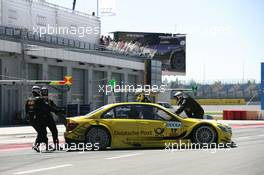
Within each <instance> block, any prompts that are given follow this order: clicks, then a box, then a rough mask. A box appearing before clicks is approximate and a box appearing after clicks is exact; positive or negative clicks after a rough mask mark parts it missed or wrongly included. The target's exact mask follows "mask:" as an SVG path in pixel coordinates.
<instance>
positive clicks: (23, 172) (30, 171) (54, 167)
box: [14, 164, 73, 175]
mask: <svg viewBox="0 0 264 175" xmlns="http://www.w3.org/2000/svg"><path fill="white" fill-rule="evenodd" d="M69 166H73V165H72V164H64V165H58V166H53V167H47V168H40V169H35V170H27V171H20V172H16V173H14V174H15V175H19V174H29V173H36V172H41V171H47V170H53V169H58V168H65V167H69Z"/></svg>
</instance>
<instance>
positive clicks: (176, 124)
mask: <svg viewBox="0 0 264 175" xmlns="http://www.w3.org/2000/svg"><path fill="white" fill-rule="evenodd" d="M181 127H182V124H181V122H167V128H171V129H177V128H181Z"/></svg>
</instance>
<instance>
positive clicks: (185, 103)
mask: <svg viewBox="0 0 264 175" xmlns="http://www.w3.org/2000/svg"><path fill="white" fill-rule="evenodd" d="M178 105H179V108H178V109H177V110H176V111H175V113H176V114H177V115H179V114H180V113H182V112H183V111H184V112H185V113H186V115H187V116H188V117H189V118H198V119H203V116H204V110H203V108H202V107H201V105H200V104H198V103H197V102H196V101H195V100H194V99H193V98H191V97H190V96H188V95H186V94H184V95H183V96H182V97H181V98H179V100H178Z"/></svg>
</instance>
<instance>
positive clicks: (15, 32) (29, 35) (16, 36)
mask: <svg viewBox="0 0 264 175" xmlns="http://www.w3.org/2000/svg"><path fill="white" fill-rule="evenodd" d="M1 37H2V38H4V39H7V40H11V41H16V42H19V41H21V40H27V41H28V44H32V45H43V46H46V47H54V48H63V49H68V50H71V51H76V52H83V53H92V54H96V55H103V56H115V57H117V58H120V59H126V60H134V61H139V62H142V61H144V60H145V59H149V58H147V57H143V56H132V55H127V54H121V53H119V52H115V51H111V50H107V49H106V47H105V46H104V45H97V44H93V43H88V42H84V41H80V40H74V39H70V38H65V37H60V36H56V35H48V34H45V35H42V36H40V34H39V33H36V32H32V31H28V30H27V29H21V28H14V27H7V26H1V25H0V38H1Z"/></svg>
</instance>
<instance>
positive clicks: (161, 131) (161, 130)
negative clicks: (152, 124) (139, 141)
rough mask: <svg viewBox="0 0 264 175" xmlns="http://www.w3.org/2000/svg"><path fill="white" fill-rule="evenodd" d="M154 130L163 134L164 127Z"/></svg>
mask: <svg viewBox="0 0 264 175" xmlns="http://www.w3.org/2000/svg"><path fill="white" fill-rule="evenodd" d="M154 131H155V133H156V134H158V135H161V134H163V132H164V131H165V129H164V128H155V129H154Z"/></svg>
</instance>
